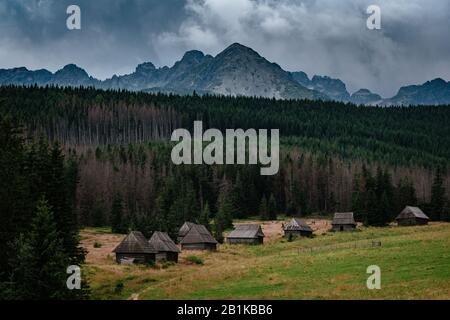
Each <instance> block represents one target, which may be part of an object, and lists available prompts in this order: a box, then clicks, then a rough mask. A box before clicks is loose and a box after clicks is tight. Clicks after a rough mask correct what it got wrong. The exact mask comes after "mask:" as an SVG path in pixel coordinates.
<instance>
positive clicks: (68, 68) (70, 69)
mask: <svg viewBox="0 0 450 320" xmlns="http://www.w3.org/2000/svg"><path fill="white" fill-rule="evenodd" d="M55 74H76V75H79V76H86V77H89V75H88V73H87V72H86V70H84V69H82V68H80V67H79V66H77V65H76V64H73V63H70V64H67V65H65V66H64V67H63V68H62V69H60V70H58V71H56V73H55Z"/></svg>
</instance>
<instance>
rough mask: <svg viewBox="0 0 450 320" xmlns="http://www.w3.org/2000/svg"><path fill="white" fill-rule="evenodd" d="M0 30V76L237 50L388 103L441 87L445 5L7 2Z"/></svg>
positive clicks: (441, 0)
mask: <svg viewBox="0 0 450 320" xmlns="http://www.w3.org/2000/svg"><path fill="white" fill-rule="evenodd" d="M70 4H78V5H79V6H80V7H81V10H82V30H81V31H69V30H67V29H66V27H65V20H66V17H67V15H66V13H65V12H66V8H67V6H68V5H70ZM370 4H377V5H379V6H380V7H381V10H382V30H380V31H370V30H368V29H367V28H366V19H367V14H366V13H365V11H366V8H367V7H368V6H369V5H370ZM0 30H1V31H0V43H1V45H0V68H11V67H17V66H25V67H27V68H30V69H40V68H48V69H50V70H52V71H55V70H57V69H59V68H61V67H62V66H63V65H66V64H69V63H76V64H77V65H80V66H83V67H84V68H85V69H86V70H87V71H88V72H89V74H91V75H93V76H95V77H99V78H103V79H104V78H108V77H111V76H112V75H113V74H114V73H130V72H132V71H133V70H134V69H135V67H136V65H137V64H139V63H142V62H145V61H151V62H153V63H154V64H155V65H157V66H163V65H169V66H171V65H173V63H174V62H175V61H176V60H178V59H179V57H180V56H182V55H183V53H184V52H185V51H188V50H191V49H198V50H202V51H203V52H205V53H209V54H213V55H215V54H217V53H219V52H220V51H221V50H223V48H224V47H226V46H227V45H229V44H230V43H233V42H240V43H243V44H245V45H247V46H249V47H252V48H253V49H255V50H256V51H257V52H259V53H260V54H261V55H262V56H264V57H266V58H267V59H268V60H270V61H276V62H277V63H279V64H280V66H281V67H283V69H286V70H291V71H297V70H302V71H305V72H307V73H308V74H310V75H313V74H323V75H329V76H332V77H337V78H340V79H342V80H343V81H344V82H346V84H347V86H348V88H349V90H350V91H355V90H357V89H359V88H368V89H370V90H371V91H374V92H378V93H380V94H382V95H384V96H392V95H393V94H395V92H396V90H397V89H398V88H399V87H401V86H403V85H406V84H413V83H423V82H425V81H426V80H429V79H433V78H437V77H441V78H444V79H447V80H449V79H450V59H448V57H449V56H450V41H449V39H450V3H449V2H448V1H447V0H429V1H423V0H397V1H389V0H379V1H377V3H373V1H371V0H367V1H366V0H343V1H335V0H303V1H300V0H298V1H293V0H291V1H290V0H280V1H273V0H226V1H224V0H188V1H182V0H171V1H153V0H150V1H149V0H146V1H143V0H115V1H114V0H97V1H91V0H78V1H66V0H28V1H23V0H9V1H2V3H0Z"/></svg>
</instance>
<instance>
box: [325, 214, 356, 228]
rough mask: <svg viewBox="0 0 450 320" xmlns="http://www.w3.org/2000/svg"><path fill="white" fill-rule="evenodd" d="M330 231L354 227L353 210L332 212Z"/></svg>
mask: <svg viewBox="0 0 450 320" xmlns="http://www.w3.org/2000/svg"><path fill="white" fill-rule="evenodd" d="M331 225H332V229H331V230H332V231H351V230H355V229H356V222H355V219H354V218H353V212H336V213H335V214H334V218H333V222H332V223H331Z"/></svg>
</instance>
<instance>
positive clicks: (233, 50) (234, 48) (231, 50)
mask: <svg viewBox="0 0 450 320" xmlns="http://www.w3.org/2000/svg"><path fill="white" fill-rule="evenodd" d="M224 53H226V54H251V55H256V56H259V54H258V53H257V52H256V51H255V50H253V49H252V48H249V47H246V46H244V45H242V44H240V43H237V42H235V43H233V44H232V45H230V46H228V47H227V48H226V49H225V50H223V51H222V54H224Z"/></svg>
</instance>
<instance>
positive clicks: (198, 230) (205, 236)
mask: <svg viewBox="0 0 450 320" xmlns="http://www.w3.org/2000/svg"><path fill="white" fill-rule="evenodd" d="M180 243H181V248H182V249H183V250H210V251H216V246H217V241H216V239H214V237H213V236H212V235H211V233H210V232H209V231H208V229H206V227H205V226H203V225H200V224H193V225H192V226H191V228H190V229H189V231H188V233H187V234H186V235H185V236H184V237H183V239H182V240H181V242H180Z"/></svg>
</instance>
